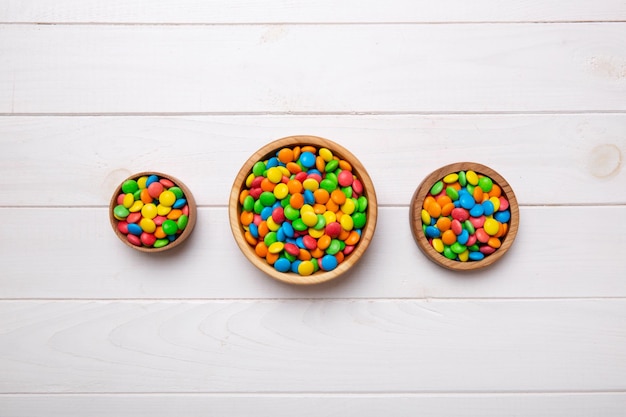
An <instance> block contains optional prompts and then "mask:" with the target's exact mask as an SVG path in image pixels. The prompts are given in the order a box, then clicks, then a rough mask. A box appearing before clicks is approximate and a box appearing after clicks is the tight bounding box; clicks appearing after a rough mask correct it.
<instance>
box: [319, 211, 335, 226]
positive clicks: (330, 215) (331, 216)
mask: <svg viewBox="0 0 626 417" xmlns="http://www.w3.org/2000/svg"><path fill="white" fill-rule="evenodd" d="M322 216H324V220H326V224H328V223H332V222H336V221H337V215H336V214H335V213H334V212H332V211H325V212H324V214H322Z"/></svg>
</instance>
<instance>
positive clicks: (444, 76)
mask: <svg viewBox="0 0 626 417" xmlns="http://www.w3.org/2000/svg"><path fill="white" fill-rule="evenodd" d="M625 32H626V23H612V24H598V23H595V24H594V23H580V24H575V25H573V24H542V25H538V24H498V25H480V24H460V25H409V24H407V25H401V26H396V25H385V24H381V25H364V26H363V25H287V26H281V27H280V28H278V29H276V27H273V26H264V25H243V26H238V25H216V26H185V25H180V26H179V25H175V26H143V25H139V26H132V25H131V26H117V25H116V26H108V25H103V26H98V25H94V26H82V25H69V26H65V25H3V26H0V56H2V57H3V62H4V64H3V65H2V66H0V113H6V114H15V113H19V114H29V113H45V114H59V113H82V114H85V113H86V114H92V113H98V114H103V113H122V114H125V113H181V112H182V113H221V114H223V113H224V112H226V113H237V114H241V113H267V112H270V113H272V112H274V113H285V114H289V113H294V112H295V113H323V114H329V113H371V112H373V113H388V112H394V113H407V112H408V113H412V112H413V113H414V112H418V113H419V112H545V111H589V110H593V111H607V110H611V111H617V110H619V111H624V110H626V101H625V100H624V99H623V98H624V96H626V83H625V82H624V65H625V62H626V56H625V55H624V51H626V36H624V33H625ZM22 51H29V53H23V52H22ZM331 63H332V64H331ZM24 69H28V70H27V71H26V70H24ZM296 133H297V134H300V133H309V132H296ZM333 137H334V136H333Z"/></svg>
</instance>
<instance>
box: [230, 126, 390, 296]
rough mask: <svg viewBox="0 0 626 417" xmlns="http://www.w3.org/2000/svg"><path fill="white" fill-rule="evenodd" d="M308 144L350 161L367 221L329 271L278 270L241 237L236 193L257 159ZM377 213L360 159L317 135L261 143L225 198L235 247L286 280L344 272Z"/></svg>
mask: <svg viewBox="0 0 626 417" xmlns="http://www.w3.org/2000/svg"><path fill="white" fill-rule="evenodd" d="M306 145H311V146H314V147H316V148H318V149H319V148H328V149H329V150H331V151H332V153H333V154H334V155H335V156H337V157H339V158H340V159H344V160H346V161H348V162H349V163H350V164H351V165H352V172H353V173H354V174H355V175H356V176H357V178H358V179H359V180H360V181H361V183H362V184H363V190H364V191H363V195H365V196H366V197H367V199H368V205H367V209H366V213H367V222H366V224H365V226H364V227H363V229H362V234H361V239H360V241H359V242H358V244H357V245H356V246H355V249H354V251H353V252H352V253H350V254H349V255H347V256H346V258H345V260H344V261H343V262H341V263H340V264H339V265H338V266H337V267H336V268H335V269H333V270H331V271H322V270H319V271H317V272H315V273H313V274H311V275H307V276H302V275H299V274H297V273H294V272H279V271H277V270H276V269H275V268H274V267H273V266H272V265H270V264H268V263H267V262H266V261H265V259H263V258H260V257H259V256H257V254H256V253H255V251H254V248H253V247H252V246H251V245H250V244H249V243H248V242H247V241H246V240H245V237H244V229H243V226H242V225H241V223H240V215H241V211H242V207H241V205H240V204H239V195H240V193H241V191H242V190H243V189H244V187H245V182H246V178H247V177H248V175H249V174H250V173H251V172H252V167H253V166H254V164H255V163H256V162H258V161H264V160H267V159H269V158H271V157H273V156H275V154H276V152H277V151H278V150H280V149H282V148H285V147H290V148H293V147H295V146H301V147H302V146H306ZM377 213H378V206H377V201H376V193H375V191H374V186H373V183H372V180H371V178H370V177H369V175H368V174H367V171H366V170H365V167H364V166H363V165H362V164H361V162H360V161H359V160H358V159H357V158H356V157H355V156H354V155H353V154H352V153H350V152H349V151H348V150H347V149H345V148H343V147H342V146H340V145H338V144H337V143H334V142H332V141H330V140H328V139H324V138H320V137H317V136H308V135H300V136H289V137H286V138H282V139H278V140H276V141H273V142H271V143H268V144H267V145H265V146H263V147H262V148H261V149H259V150H258V151H257V152H255V153H254V154H253V155H252V156H251V157H250V158H249V159H248V160H247V161H246V162H245V163H244V165H243V166H242V167H241V170H240V171H239V174H238V175H237V177H236V178H235V181H234V183H233V187H232V191H231V196H230V201H229V218H230V226H231V230H232V233H233V236H234V238H235V241H236V242H237V245H238V246H239V249H241V251H242V252H243V254H244V255H245V256H246V258H247V259H248V260H249V261H250V262H251V263H252V264H253V265H254V266H256V267H257V268H258V269H260V270H261V271H263V272H265V273H266V274H267V275H269V276H271V277H272V278H275V279H277V280H279V281H282V282H286V283H289V284H297V285H308V284H317V283H321V282H325V281H329V280H331V279H334V278H337V277H338V276H340V275H341V274H343V273H344V272H346V271H347V270H348V269H349V268H350V267H351V266H352V265H354V263H356V262H357V260H358V259H359V258H360V257H361V256H362V255H363V253H364V252H365V250H366V249H367V247H368V246H369V244H370V241H371V239H372V237H373V235H374V230H375V228H376V219H377Z"/></svg>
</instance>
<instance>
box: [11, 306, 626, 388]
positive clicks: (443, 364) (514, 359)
mask: <svg viewBox="0 0 626 417" xmlns="http://www.w3.org/2000/svg"><path fill="white" fill-rule="evenodd" d="M625 309H626V300H623V299H621V300H606V299H605V300H570V301H566V300H550V301H541V300H538V301H516V300H507V301H505V302H502V301H489V300H487V301H432V300H431V301H415V300H393V301H373V300H363V301H357V300H352V301H345V300H337V301H330V300H319V301H315V300H292V301H279V300H267V301H230V300H224V301H214V302H190V301H188V300H184V301H172V302H154V301H149V302H136V301H133V302H115V301H114V302H78V301H59V302H38V301H18V302H4V303H0V369H2V374H3V378H2V379H0V391H1V392H3V393H63V392H67V393H72V392H74V393H77V392H78V393H125V392H126V393H131V392H136V393H144V392H154V393H159V392H170V393H185V392H202V393H229V392H233V393H234V392H257V393H264V392H265V393H275V392H285V393H302V392H310V393H326V392H334V393H341V392H349V393H370V394H372V393H389V392H396V393H402V392H409V393H410V392H415V393H419V392H425V393H446V392H453V393H459V392H466V393H480V392H490V393H507V392H522V391H523V392H535V393H541V392H564V391H583V392H595V391H616V392H623V391H624V390H626V380H625V379H624V374H625V373H626V361H625V360H624V355H625V354H624V352H625V348H626V324H625V322H624V320H623V312H624V310H625ZM356 370H358V372H357V371H356ZM320 381H323V383H321V382H320Z"/></svg>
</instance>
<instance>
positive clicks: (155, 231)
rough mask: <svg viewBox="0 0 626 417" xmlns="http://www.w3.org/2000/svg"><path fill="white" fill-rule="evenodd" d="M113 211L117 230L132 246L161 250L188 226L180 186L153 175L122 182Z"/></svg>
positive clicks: (187, 217)
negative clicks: (116, 221)
mask: <svg viewBox="0 0 626 417" xmlns="http://www.w3.org/2000/svg"><path fill="white" fill-rule="evenodd" d="M116 202H117V205H116V206H115V207H114V208H113V217H115V219H117V220H118V223H117V229H118V230H119V231H120V232H121V233H122V234H124V235H125V236H126V239H127V240H128V242H130V243H131V244H133V245H135V246H141V247H149V248H162V247H164V246H167V245H169V244H170V243H171V242H173V241H174V240H176V239H177V238H178V237H179V236H180V234H181V233H182V232H183V231H184V230H185V228H186V227H187V224H188V223H189V205H188V203H187V198H185V194H184V192H183V191H182V189H181V188H180V187H178V186H177V185H176V184H174V183H173V182H172V181H171V180H169V179H167V178H163V177H159V176H157V175H145V176H142V177H139V178H137V179H128V180H126V181H124V183H122V186H121V191H120V193H119V194H118V196H117V199H116Z"/></svg>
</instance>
